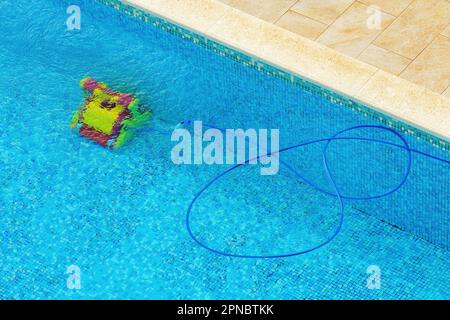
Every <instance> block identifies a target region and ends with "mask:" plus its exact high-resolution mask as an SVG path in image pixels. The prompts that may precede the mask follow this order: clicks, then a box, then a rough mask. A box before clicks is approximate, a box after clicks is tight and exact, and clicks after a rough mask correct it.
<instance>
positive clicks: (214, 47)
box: [95, 0, 450, 153]
mask: <svg viewBox="0 0 450 320" xmlns="http://www.w3.org/2000/svg"><path fill="white" fill-rule="evenodd" d="M95 1H97V2H99V3H102V4H105V5H108V6H111V7H113V8H115V9H117V10H119V11H121V12H123V13H125V14H127V15H130V16H133V17H135V18H137V19H139V20H141V21H144V22H146V23H149V24H151V25H153V26H154V27H157V28H159V29H161V30H164V31H166V32H169V33H171V34H173V35H175V36H178V37H180V38H182V39H184V40H187V41H190V42H192V43H194V44H196V45H199V46H201V47H204V48H206V49H208V50H211V51H213V52H214V53H216V54H218V55H219V56H223V57H226V58H229V59H232V60H234V61H236V62H239V63H242V64H244V65H246V66H248V67H250V68H253V69H255V70H258V71H260V72H263V73H265V74H266V75H269V76H273V77H277V78H279V79H282V80H285V81H287V82H289V83H291V84H293V85H295V86H297V87H300V88H301V89H302V90H304V91H306V92H309V93H311V94H317V95H320V96H322V97H323V98H325V99H326V100H328V101H330V102H332V103H334V104H337V105H339V106H342V107H345V108H350V109H351V110H353V111H355V112H357V113H359V114H362V115H363V116H365V117H367V118H369V119H371V120H375V121H378V122H380V123H381V124H383V125H385V126H387V127H389V128H392V129H396V130H399V131H401V132H402V133H403V134H405V135H409V136H414V137H416V138H417V139H420V140H423V141H426V142H428V143H430V144H432V145H433V146H434V147H436V148H439V149H442V150H444V151H447V152H449V153H450V141H446V140H444V139H442V138H439V137H436V136H433V135H431V134H429V133H427V132H425V131H423V130H421V129H418V128H415V127H413V126H411V125H409V124H406V123H403V122H402V121H399V120H396V119H394V118H391V117H389V116H387V115H385V114H383V113H381V112H378V111H376V110H374V109H372V108H370V107H369V106H366V105H365V104H363V103H361V102H359V101H356V100H354V99H352V98H350V97H347V96H345V95H343V94H341V93H337V92H334V91H332V90H331V89H328V88H325V87H323V86H321V85H319V84H315V83H313V82H311V81H310V80H306V79H303V78H301V77H300V76H298V75H294V74H292V73H290V72H288V71H285V70H282V69H280V68H278V67H275V66H273V65H270V64H269V63H267V62H265V61H263V60H260V59H258V58H255V57H251V56H249V55H247V54H245V53H243V52H240V51H238V50H236V49H232V48H229V47H227V46H225V45H223V44H221V43H219V42H217V41H214V40H211V39H209V38H207V37H205V36H203V35H200V34H197V33H195V32H192V31H190V30H188V29H186V28H183V27H181V26H178V25H176V24H174V23H172V22H169V21H167V20H164V19H162V18H160V17H157V16H155V15H153V14H151V13H149V12H146V11H144V10H142V9H139V8H136V7H133V6H132V5H129V4H125V3H123V2H121V1H120V0H95Z"/></svg>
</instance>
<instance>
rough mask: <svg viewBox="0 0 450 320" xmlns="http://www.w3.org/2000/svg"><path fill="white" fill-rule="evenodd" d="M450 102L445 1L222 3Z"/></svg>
mask: <svg viewBox="0 0 450 320" xmlns="http://www.w3.org/2000/svg"><path fill="white" fill-rule="evenodd" d="M220 1H221V2H223V3H225V4H227V5H230V6H232V7H234V8H236V9H239V10H242V11H245V12H247V13H249V14H251V15H253V16H256V17H258V18H260V19H263V20H265V21H268V22H270V23H273V24H276V25H278V26H280V27H282V28H285V29H287V30H290V31H292V32H295V33H297V34H299V35H302V36H304V37H307V38H309V39H311V40H314V41H316V42H318V43H321V44H323V45H326V46H328V47H330V48H332V49H334V50H336V51H339V52H341V53H343V54H345V55H348V56H350V57H353V58H357V59H358V60H361V61H363V62H366V63H368V64H371V65H373V66H375V67H377V68H379V69H381V70H384V71H387V72H389V73H392V74H395V75H398V76H400V77H401V78H403V79H406V80H409V81H411V82H413V83H415V84H418V85H421V86H424V87H426V88H428V89H430V90H433V91H435V92H437V93H441V94H443V95H445V96H447V97H449V98H450V2H449V1H448V0H357V1H356V0H220Z"/></svg>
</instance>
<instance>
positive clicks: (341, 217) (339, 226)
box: [181, 120, 450, 259]
mask: <svg viewBox="0 0 450 320" xmlns="http://www.w3.org/2000/svg"><path fill="white" fill-rule="evenodd" d="M192 122H193V121H192V120H186V121H182V122H181V124H182V125H186V126H188V125H190V124H192ZM203 125H204V126H206V127H209V128H214V129H218V130H220V131H222V132H224V131H225V130H224V129H221V128H218V127H215V126H213V125H205V124H203ZM358 129H377V130H383V131H387V132H390V133H392V134H394V135H395V136H397V137H398V138H399V139H400V140H401V141H402V144H400V145H399V144H396V143H392V142H390V141H386V140H381V139H375V138H364V137H339V136H340V135H341V134H343V133H346V132H350V131H353V130H358ZM336 140H347V141H348V140H352V141H355V140H356V141H366V142H371V143H380V144H384V145H388V146H391V147H395V148H400V149H403V150H405V151H406V154H407V157H408V159H407V162H406V167H405V171H404V174H403V177H402V179H401V180H400V182H399V183H398V184H397V185H396V186H395V187H394V188H392V189H390V190H388V191H385V192H384V193H381V194H377V195H372V196H367V197H357V196H351V195H343V194H341V192H340V191H339V189H338V187H337V185H336V181H335V179H334V177H333V175H332V173H331V171H330V168H329V163H328V158H327V150H328V147H329V145H330V143H331V142H332V141H336ZM321 142H326V144H325V146H324V148H323V149H322V162H323V168H324V170H325V172H326V174H327V178H328V180H329V181H330V183H331V186H332V188H333V192H330V191H328V190H325V189H324V188H322V187H320V186H319V185H317V184H316V183H314V182H313V181H311V180H309V179H307V178H306V177H305V176H304V175H302V174H301V173H300V172H299V171H298V170H296V169H294V168H293V167H292V166H290V165H289V164H288V163H286V162H284V161H282V160H280V163H281V164H282V165H284V166H285V167H286V168H288V169H289V170H290V171H291V172H292V173H294V175H295V176H297V178H298V179H300V180H302V181H304V182H305V183H306V184H308V185H310V186H311V187H312V188H313V189H315V190H317V191H319V192H322V193H324V194H326V195H329V196H333V197H336V198H337V200H338V202H339V222H338V224H337V226H336V228H335V229H334V230H333V232H332V233H331V234H330V235H329V236H328V237H327V238H326V239H325V240H324V241H322V242H321V243H319V244H317V245H315V246H312V247H310V248H306V249H303V250H299V251H296V252H288V253H281V254H274V255H240V254H233V253H228V252H225V251H221V250H217V249H214V248H211V247H209V246H208V245H207V244H205V243H203V242H202V241H200V240H199V239H198V238H197V237H196V236H195V235H194V233H193V232H192V229H191V223H190V217H191V213H192V208H193V206H194V204H195V203H196V201H197V200H198V198H199V197H200V196H201V195H202V194H203V193H204V192H205V191H206V190H207V189H208V188H209V187H211V186H212V185H213V184H214V183H215V182H216V181H218V180H219V179H221V178H222V177H223V176H225V175H226V174H228V173H230V172H232V171H234V170H235V169H237V168H239V167H241V166H243V165H245V164H248V163H249V162H251V161H254V160H258V159H260V158H262V157H267V156H272V155H274V154H280V153H283V152H286V151H289V150H293V149H297V148H300V147H304V146H307V145H312V144H316V143H321ZM412 153H416V154H418V155H421V156H425V157H428V158H430V159H433V160H437V161H441V162H443V163H445V164H447V165H450V161H447V160H445V159H442V158H439V157H436V156H433V155H431V154H428V153H425V152H422V151H419V150H415V149H411V148H410V147H409V145H408V143H407V141H406V139H405V138H404V137H403V136H402V135H401V134H399V133H398V132H396V131H395V130H393V129H391V128H388V127H384V126H379V125H359V126H353V127H350V128H347V129H344V130H342V131H339V132H338V133H336V134H335V135H333V136H332V137H330V138H323V139H316V140H311V141H306V142H303V143H300V144H297V145H294V146H290V147H286V148H284V149H281V150H279V151H278V152H276V153H275V152H273V153H268V154H265V155H260V156H258V157H256V158H253V159H248V160H246V161H245V162H244V163H240V164H237V165H234V166H233V167H231V168H229V169H227V170H225V171H223V172H222V173H220V174H219V175H217V176H216V177H214V178H213V179H212V180H210V181H209V182H208V183H207V184H206V185H205V186H204V187H203V188H202V189H201V190H200V191H198V192H197V193H196V195H195V196H194V198H193V199H192V201H191V203H190V204H189V207H188V209H187V211H186V219H185V224H186V229H187V231H188V233H189V236H190V237H191V238H192V239H193V240H194V241H195V242H196V243H197V244H198V245H200V246H201V247H203V248H205V249H206V250H208V251H210V252H213V253H215V254H218V255H222V256H226V257H233V258H247V259H275V258H287V257H293V256H299V255H303V254H306V253H308V252H312V251H315V250H318V249H320V248H322V247H324V246H325V245H327V244H329V243H330V242H331V241H333V239H334V238H336V236H337V235H338V234H339V232H340V231H341V229H342V225H343V223H344V199H345V200H372V199H379V198H383V197H387V196H389V195H391V194H393V193H395V192H396V191H398V190H399V189H400V188H401V187H402V186H403V185H404V184H405V182H406V180H407V179H408V176H409V174H410V172H411V166H412Z"/></svg>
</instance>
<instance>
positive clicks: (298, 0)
mask: <svg viewBox="0 0 450 320" xmlns="http://www.w3.org/2000/svg"><path fill="white" fill-rule="evenodd" d="M300 1H301V0H297V1H295V2H294V3H293V4H292V5H291V6H290V7H289V8H288V9H287V10H286V11H285V12H284V13H283V14H282V15H281V16H279V17H278V19H277V20H275V22H273V24H277V22H278V21H280V19H281V18H283V17H284V15H285V14H286V13H288V12H289V11H290V10H291V9H292V8H293V7H294V6H295V5H296V4H297V3H299V2H300ZM294 12H295V11H294Z"/></svg>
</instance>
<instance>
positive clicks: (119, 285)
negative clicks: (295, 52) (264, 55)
mask: <svg viewBox="0 0 450 320" xmlns="http://www.w3.org/2000/svg"><path fill="white" fill-rule="evenodd" d="M72 4H77V5H78V6H79V7H80V9H81V17H82V20H81V21H82V22H81V23H82V24H81V30H79V31H77V30H73V31H68V30H67V28H66V25H65V22H66V20H67V17H68V16H67V14H66V8H67V7H68V6H69V5H72ZM0 9H1V12H2V19H1V20H0V27H1V29H0V32H1V34H2V39H3V46H2V47H1V48H0V70H1V71H0V97H2V99H1V105H2V109H1V110H2V113H1V115H0V125H1V127H2V130H1V131H0V161H1V165H2V168H3V170H2V171H0V177H1V179H2V181H4V184H3V186H2V192H1V201H0V211H1V212H2V214H1V215H0V226H1V232H2V238H1V239H2V241H1V247H0V248H1V256H2V259H1V265H0V274H1V277H0V297H1V298H4V299H5V298H30V299H39V298H76V299H78V298H170V299H176V298H201V299H204V298H218V299H220V298H229V299H232V298H249V299H259V298H273V299H282V298H284V299H307V298H312V299H320V298H330V299H339V298H353V299H369V298H375V299H376V298H388V299H408V298H429V299H436V298H448V297H449V296H448V292H449V290H448V289H449V288H448V278H449V275H450V274H449V271H448V258H449V253H448V241H449V212H450V201H449V195H450V183H449V181H450V171H449V169H448V167H447V166H445V165H443V163H441V162H438V161H431V160H430V159H427V158H424V157H420V156H414V158H413V162H412V170H411V173H410V175H409V177H408V180H407V181H406V183H405V185H404V186H403V187H402V188H401V189H400V190H398V192H396V193H394V194H392V195H391V196H388V197H384V198H381V199H377V200H370V201H345V222H344V226H343V229H342V231H341V233H340V234H339V235H338V237H336V239H335V240H334V241H333V242H331V243H330V244H329V245H328V246H326V247H324V248H322V249H321V250H319V251H315V252H313V253H310V254H308V255H302V256H298V257H293V258H286V259H275V260H247V259H233V258H225V257H221V256H218V255H214V254H212V253H211V252H209V251H206V250H204V249H203V248H201V247H199V246H198V245H197V244H196V243H195V242H194V241H192V239H191V238H190V237H189V235H188V233H187V231H186V227H185V214H186V210H187V207H188V206H189V204H190V203H191V201H192V198H193V197H194V195H195V194H196V192H198V190H200V189H201V188H202V187H203V186H204V185H205V184H206V183H207V182H208V181H210V180H211V179H212V178H213V177H214V176H216V175H217V174H219V173H220V172H222V171H223V170H225V169H227V168H229V166H225V165H224V166H176V165H174V164H173V163H172V162H171V161H170V150H171V148H172V147H173V142H171V141H170V138H169V137H168V136H165V135H160V134H157V133H154V132H142V133H141V134H140V135H138V136H137V137H136V138H135V139H133V140H132V141H131V143H130V144H129V145H127V146H126V147H124V148H123V149H121V150H119V151H117V152H112V151H110V150H107V149H103V148H101V147H99V146H97V145H95V144H93V143H91V142H89V141H87V140H85V139H82V138H81V137H79V136H78V135H76V134H74V133H73V132H71V131H70V129H69V128H68V124H69V122H70V118H71V115H72V114H73V112H74V111H75V110H76V108H77V107H78V105H79V104H80V103H81V101H82V96H81V90H80V88H79V84H78V82H79V80H80V79H81V78H82V77H83V76H85V75H90V76H92V77H94V78H97V79H99V80H102V81H105V82H106V83H108V84H109V85H110V86H111V87H113V88H115V89H117V90H120V91H124V92H133V93H135V94H136V95H137V96H138V97H139V98H140V99H141V100H143V101H144V102H145V103H146V104H148V105H149V106H151V108H152V110H153V112H154V114H155V117H154V119H153V121H152V122H151V123H150V126H153V127H157V128H160V129H161V130H163V131H164V130H165V131H170V130H172V129H173V128H174V127H175V126H176V125H177V124H178V123H179V122H180V121H182V120H184V119H197V120H203V121H205V122H207V123H213V124H215V125H217V126H219V127H222V128H278V129H280V139H281V140H280V142H281V147H283V146H284V147H286V146H290V145H295V144H298V143H301V142H302V141H307V140H312V139H316V138H320V137H330V136H332V135H334V134H335V133H336V132H339V131H340V130H343V129H345V128H347V127H351V126H355V125H363V124H368V125H370V124H372V125H379V124H380V123H383V124H389V123H391V124H392V126H393V127H395V128H397V129H399V131H400V132H402V131H401V130H400V129H401V127H402V126H404V127H405V130H404V131H407V130H410V129H411V128H407V126H405V125H403V124H400V123H397V122H395V121H393V120H392V119H389V118H387V117H383V118H382V119H379V117H380V116H381V115H379V114H375V113H374V112H370V110H368V109H366V108H364V107H363V106H359V105H357V104H356V103H354V102H351V101H347V100H346V99H344V98H342V101H343V102H342V103H340V100H339V96H338V95H331V94H330V93H329V92H328V91H326V90H325V89H321V88H318V87H317V86H315V85H312V84H308V83H307V82H304V81H302V80H301V79H297V80H296V83H292V82H290V81H286V79H284V78H283V77H282V76H274V75H275V74H277V72H278V71H277V70H274V69H271V68H270V67H269V66H261V64H259V62H255V61H254V60H252V59H251V58H248V57H246V56H245V55H242V54H239V53H235V52H232V51H231V50H227V49H226V48H223V47H222V46H220V45H217V44H214V43H212V42H207V43H206V45H205V44H204V45H202V44H201V43H198V42H199V41H198V38H196V36H195V35H193V34H190V33H188V32H186V31H183V32H184V33H180V32H181V31H180V30H179V29H178V28H176V27H175V26H173V25H171V24H168V23H165V22H161V21H159V20H155V21H156V22H157V24H158V26H154V25H153V24H152V23H145V22H143V21H141V20H139V19H136V18H135V17H131V16H128V15H126V14H124V13H123V12H120V11H118V10H115V9H114V8H111V7H108V6H105V5H104V4H101V3H98V2H95V1H91V0H82V1H77V3H72V2H69V1H56V0H49V1H45V2H42V1H37V0H32V1H27V2H25V1H22V0H20V1H14V2H13V1H10V0H6V1H3V2H1V3H0ZM150 22H152V21H150ZM183 38H185V39H183ZM196 42H197V43H196ZM224 52H226V54H218V53H224ZM252 63H255V64H252ZM320 90H322V91H323V92H324V93H323V94H321V93H320ZM358 108H361V111H360V112H357V109H358ZM355 134H357V135H360V136H370V137H374V138H380V139H386V140H389V141H392V142H395V143H401V141H399V140H398V138H396V137H395V136H393V135H392V134H389V133H387V132H384V131H373V130H360V131H358V132H357V133H355ZM418 137H419V138H418ZM405 138H406V139H407V142H408V144H409V145H410V146H411V148H414V149H417V150H422V151H424V152H427V153H430V154H432V155H434V156H437V157H440V158H443V159H447V160H450V155H449V152H448V150H447V151H445V150H443V148H444V147H442V146H441V145H440V147H439V148H437V147H435V146H432V145H431V144H430V143H428V142H427V141H426V140H428V139H429V138H430V137H429V136H427V135H426V134H424V133H422V132H420V131H418V130H414V135H405ZM434 144H439V143H434ZM322 148H323V145H321V144H316V145H311V146H307V147H305V148H301V149H295V150H292V151H290V152H287V153H285V154H283V155H282V156H281V158H282V159H283V161H288V162H289V163H290V164H291V165H292V166H295V167H296V168H298V169H299V170H302V172H303V173H305V175H306V176H307V178H308V179H310V180H312V181H314V182H315V183H317V184H319V185H321V186H328V187H330V185H329V181H328V179H327V177H326V176H325V175H324V172H323V167H322V163H321V161H320V160H321V159H322ZM327 155H328V157H329V162H330V164H332V171H333V174H334V175H335V178H336V181H337V182H338V184H339V187H340V189H341V190H342V192H343V193H344V194H346V195H354V194H357V195H365V196H367V195H370V194H378V193H382V191H383V190H387V189H390V188H392V187H393V186H395V185H396V184H397V183H398V181H399V180H401V178H402V176H403V173H404V169H405V164H406V162H407V155H406V153H405V152H404V150H401V149H392V148H389V147H387V146H380V145H374V144H369V145H368V144H367V143H361V142H357V141H353V142H348V141H346V142H345V141H342V142H339V141H336V142H333V143H331V144H330V146H329V150H328V153H327ZM318 159H319V160H318ZM349 172H351V173H352V174H349ZM338 208H339V204H338V201H337V199H336V198H335V197H330V196H327V195H324V194H323V193H320V192H317V191H315V190H313V189H311V188H310V187H309V186H308V185H307V184H305V183H302V182H301V181H299V180H298V179H296V177H294V176H292V174H291V173H290V172H289V171H287V170H283V167H281V169H280V174H279V175H275V176H266V177H265V176H261V175H260V174H259V169H258V168H257V167H255V166H244V167H243V168H239V169H238V170H235V171H233V172H232V173H230V174H229V175H227V176H226V177H225V178H224V179H222V180H220V181H218V183H217V184H215V185H214V186H213V187H212V188H211V189H209V190H208V191H207V192H205V194H203V195H202V197H201V198H200V199H199V200H198V202H197V204H196V206H195V207H194V210H193V212H192V221H191V223H192V228H193V232H194V233H195V234H196V235H198V236H199V237H201V238H202V239H203V240H204V241H206V242H208V244H210V245H211V246H214V247H216V248H220V249H223V250H225V251H230V252H234V253H237V254H253V253H255V252H256V253H257V254H272V253H276V252H288V251H295V250H296V249H299V248H300V249H301V248H304V247H308V246H310V245H312V244H314V243H317V242H318V241H320V240H322V239H323V238H324V237H326V235H328V234H329V233H330V231H331V230H333V228H334V227H335V226H336V224H337V223H338V220H339V212H338V211H339V210H338ZM70 265H76V266H79V268H80V270H81V272H82V277H81V284H82V288H81V289H80V290H70V289H69V288H68V287H67V283H66V281H67V278H68V275H67V273H66V271H67V267H68V266H70ZM371 265H377V266H379V267H380V269H381V272H382V282H381V283H382V286H381V289H379V290H369V289H368V288H367V286H366V280H367V278H368V274H367V273H366V271H367V268H368V267H369V266H371Z"/></svg>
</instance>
